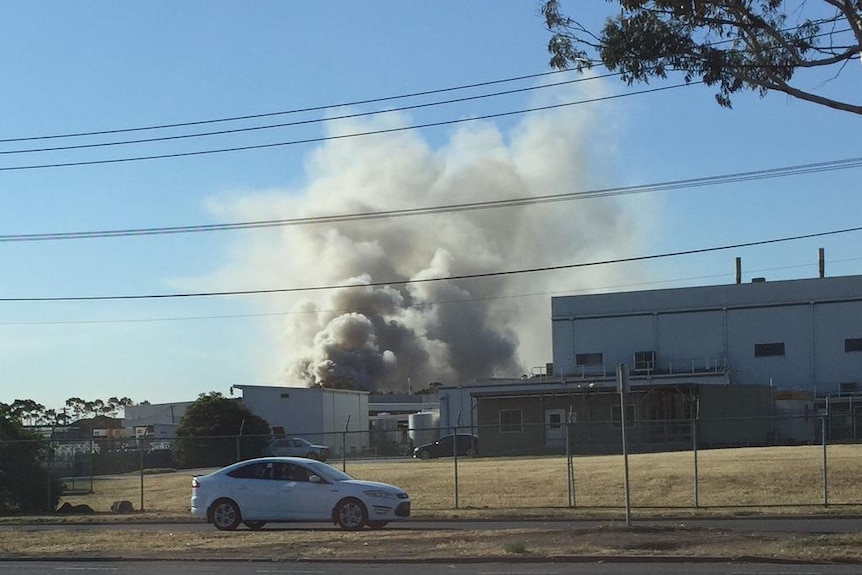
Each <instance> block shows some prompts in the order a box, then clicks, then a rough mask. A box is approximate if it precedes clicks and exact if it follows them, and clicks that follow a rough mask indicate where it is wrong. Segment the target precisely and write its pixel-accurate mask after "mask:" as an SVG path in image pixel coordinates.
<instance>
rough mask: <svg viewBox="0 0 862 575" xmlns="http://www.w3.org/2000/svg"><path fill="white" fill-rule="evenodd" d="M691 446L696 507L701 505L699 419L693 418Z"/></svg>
mask: <svg viewBox="0 0 862 575" xmlns="http://www.w3.org/2000/svg"><path fill="white" fill-rule="evenodd" d="M691 448H692V451H693V453H694V507H695V509H697V508H698V507H700V499H699V494H698V472H697V420H696V419H692V420H691Z"/></svg>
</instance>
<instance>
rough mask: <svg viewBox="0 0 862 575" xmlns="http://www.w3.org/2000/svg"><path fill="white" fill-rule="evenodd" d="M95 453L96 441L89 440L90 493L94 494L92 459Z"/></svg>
mask: <svg viewBox="0 0 862 575" xmlns="http://www.w3.org/2000/svg"><path fill="white" fill-rule="evenodd" d="M95 451H96V440H95V439H91V440H90V493H95V492H96V490H95V486H94V480H93V475H94V474H93V459H94V458H95V457H96V454H95Z"/></svg>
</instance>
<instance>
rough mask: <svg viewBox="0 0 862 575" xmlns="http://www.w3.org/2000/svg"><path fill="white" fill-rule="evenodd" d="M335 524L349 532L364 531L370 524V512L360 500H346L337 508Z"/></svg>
mask: <svg viewBox="0 0 862 575" xmlns="http://www.w3.org/2000/svg"><path fill="white" fill-rule="evenodd" d="M335 522H336V523H338V526H339V527H341V528H342V529H346V530H348V531H355V530H357V529H362V528H363V527H365V524H366V523H367V522H368V511H367V510H366V509H365V505H363V504H362V502H361V501H359V500H358V499H354V498H352V497H351V498H349V499H344V500H342V501H340V502H339V503H338V505H336V506H335Z"/></svg>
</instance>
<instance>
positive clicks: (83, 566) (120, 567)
mask: <svg viewBox="0 0 862 575" xmlns="http://www.w3.org/2000/svg"><path fill="white" fill-rule="evenodd" d="M408 569H409V571H410V573H411V575H443V574H446V575H451V574H453V573H454V574H459V575H460V574H464V575H569V574H572V575H574V574H577V575H849V574H851V573H853V574H857V573H859V566H858V565H773V564H752V563H696V562H693V563H657V562H648V563H639V562H626V563H460V564H452V563H432V564H410V565H405V564H399V563H264V562H254V563H248V562H224V561H218V562H206V563H197V562H188V561H183V562H176V561H129V562H123V563H117V562H107V561H105V562H92V561H81V562H43V561H27V562H19V561H9V562H2V561H0V575H65V574H68V575H88V574H92V575H102V574H105V575H112V574H117V575H164V574H165V573H183V575H214V574H219V575H222V574H224V573H230V574H231V575H261V574H275V573H282V574H294V575H353V574H356V575H403V573H404V572H405V571H406V570H408Z"/></svg>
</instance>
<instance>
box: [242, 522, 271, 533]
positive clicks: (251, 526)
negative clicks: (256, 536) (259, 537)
mask: <svg viewBox="0 0 862 575" xmlns="http://www.w3.org/2000/svg"><path fill="white" fill-rule="evenodd" d="M244 524H245V526H246V527H248V528H249V529H251V530H252V531H259V530H261V529H263V526H264V525H266V521H245V522H244Z"/></svg>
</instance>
